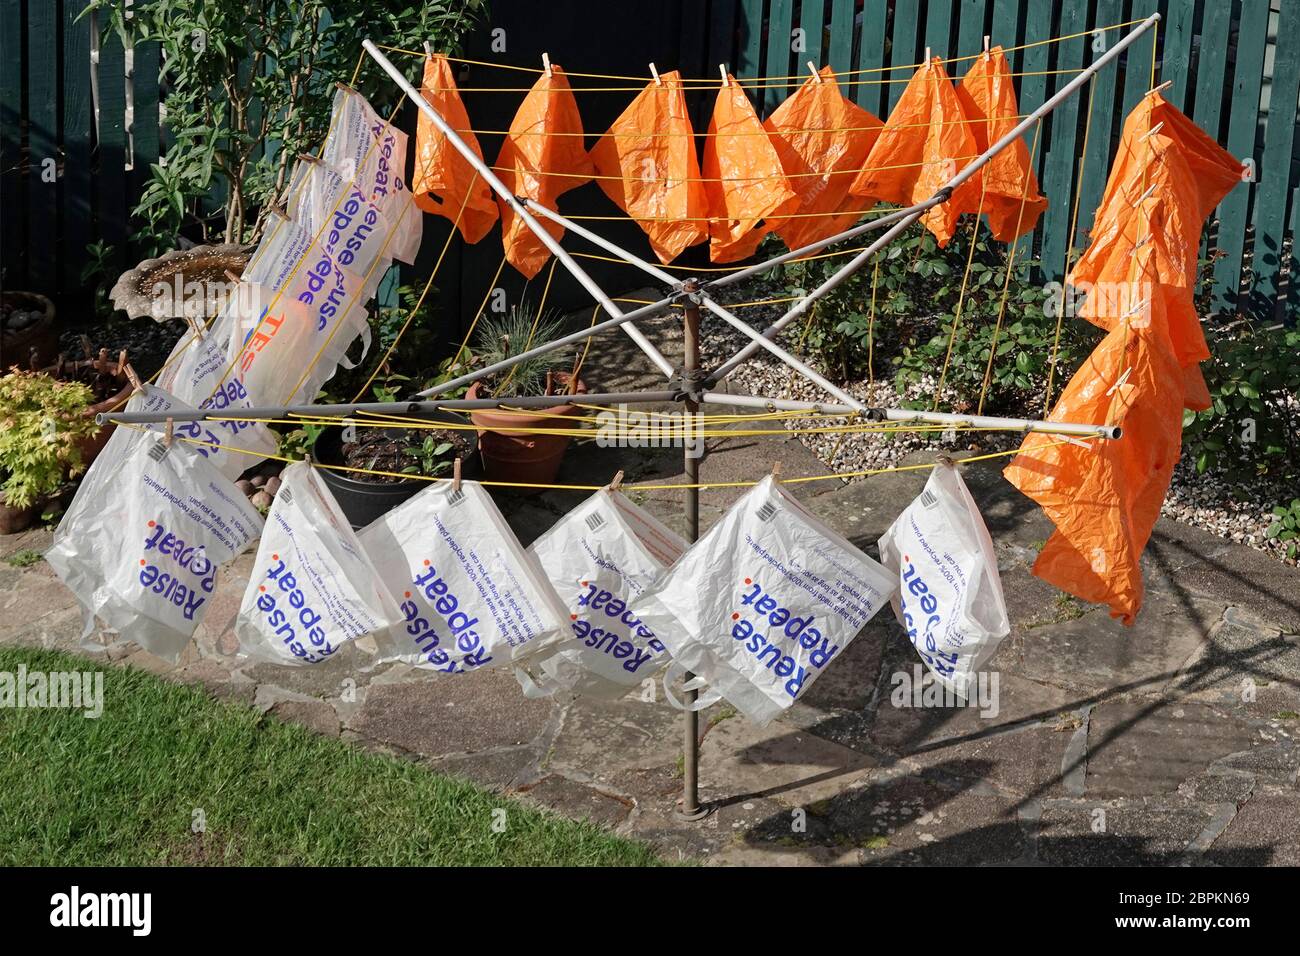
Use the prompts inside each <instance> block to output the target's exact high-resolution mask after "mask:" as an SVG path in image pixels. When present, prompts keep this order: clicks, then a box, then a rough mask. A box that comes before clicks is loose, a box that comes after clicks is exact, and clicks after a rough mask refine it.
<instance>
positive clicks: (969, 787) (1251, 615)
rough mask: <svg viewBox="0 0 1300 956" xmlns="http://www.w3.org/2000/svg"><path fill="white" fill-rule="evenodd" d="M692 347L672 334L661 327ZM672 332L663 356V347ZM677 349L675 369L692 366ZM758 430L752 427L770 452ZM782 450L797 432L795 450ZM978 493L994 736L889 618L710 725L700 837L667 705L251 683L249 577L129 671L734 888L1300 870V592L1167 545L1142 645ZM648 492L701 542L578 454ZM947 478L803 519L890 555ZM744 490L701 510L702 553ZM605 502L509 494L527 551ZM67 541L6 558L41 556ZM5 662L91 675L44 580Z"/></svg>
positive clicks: (888, 485) (359, 667)
mask: <svg viewBox="0 0 1300 956" xmlns="http://www.w3.org/2000/svg"><path fill="white" fill-rule="evenodd" d="M642 327H643V328H644V330H645V331H646V332H647V333H648V334H649V335H650V336H651V338H652V339H653V340H656V341H666V340H676V339H677V338H678V336H677V335H675V334H674V333H673V328H674V326H673V324H672V320H656V321H653V322H648V323H644V324H643V326H642ZM656 333H658V334H656ZM666 351H668V354H669V357H670V358H672V357H673V356H672V354H671V350H666ZM592 353H593V354H592V358H591V359H590V360H589V361H588V363H587V366H586V377H587V378H588V380H589V381H592V382H595V383H598V384H599V387H600V388H602V389H608V390H624V389H629V388H639V387H646V386H649V385H651V384H652V383H654V382H655V379H654V378H653V377H652V376H651V375H650V374H649V372H647V370H646V369H647V367H648V366H647V363H645V362H644V361H642V360H641V359H640V357H639V355H638V354H637V353H635V351H634V350H633V349H632V348H631V347H630V345H629V344H628V343H627V340H626V339H625V338H624V337H622V336H621V335H619V334H618V333H611V334H607V335H604V336H602V337H600V338H599V339H598V340H597V344H596V346H593V349H592ZM748 427H752V426H748ZM773 427H774V428H778V429H779V426H773ZM774 460H779V461H780V462H781V464H782V475H783V476H786V477H794V476H799V475H813V474H820V473H822V472H824V471H825V470H826V469H825V468H824V467H823V465H822V464H821V463H820V462H819V461H817V460H816V459H815V458H814V457H813V456H812V454H811V453H809V452H808V451H807V450H806V449H805V448H804V446H803V445H801V444H800V443H799V442H798V441H797V440H795V439H793V438H790V437H788V436H786V435H785V434H783V433H779V432H778V434H775V435H773V437H772V438H771V439H756V438H752V437H736V438H733V439H726V440H722V441H718V442H716V443H713V444H711V446H710V454H709V458H708V459H707V460H706V462H705V464H704V470H703V474H704V477H705V480H709V481H728V480H742V479H744V480H748V479H753V478H755V477H756V476H758V475H760V474H761V473H763V472H765V471H767V470H768V469H769V467H770V464H771V462H772V461H774ZM997 464H998V463H996V462H994V463H991V465H989V464H984V463H981V464H978V465H973V466H971V467H969V468H967V469H965V472H964V474H965V477H966V480H967V483H968V485H969V486H970V488H971V491H972V493H973V494H974V496H975V498H976V500H977V501H978V502H979V504H980V507H981V509H982V511H983V513H984V515H985V518H986V521H987V523H988V526H989V530H990V532H991V533H992V535H993V538H994V540H995V541H996V543H997V551H998V556H999V563H1000V567H1001V572H1002V580H1003V585H1004V588H1005V591H1006V595H1007V600H1008V604H1009V608H1010V612H1011V617H1012V632H1011V635H1010V636H1009V637H1008V638H1007V639H1006V640H1005V641H1004V642H1003V644H1002V646H1001V648H1000V649H999V651H998V653H997V655H996V656H995V657H994V658H993V660H992V662H991V664H990V670H991V671H993V672H996V674H997V678H998V691H999V692H998V695H997V708H996V713H995V714H994V713H992V708H990V709H989V712H986V713H981V711H980V710H978V709H977V708H974V707H948V708H945V707H922V708H915V707H911V706H899V704H900V703H901V704H906V703H910V700H911V698H910V696H908V695H901V694H899V693H896V692H895V686H896V682H897V680H898V679H899V678H898V677H897V676H896V675H905V676H906V678H907V679H909V680H910V679H911V678H912V677H913V676H914V668H915V667H916V665H917V658H916V657H915V654H914V652H913V651H912V649H911V647H910V645H909V644H908V642H907V639H906V637H905V636H904V634H903V632H902V630H901V628H900V627H899V626H898V625H897V624H896V623H895V621H894V619H893V616H892V614H890V613H888V612H884V613H882V614H880V615H878V616H877V617H876V619H875V620H873V621H872V622H871V623H870V624H869V625H868V626H867V628H866V629H865V631H864V632H863V633H862V634H861V635H859V636H858V638H857V639H856V640H855V641H854V643H853V644H852V645H850V646H849V647H848V648H847V650H845V651H844V652H842V654H841V659H840V660H839V661H838V663H836V664H835V665H834V666H833V667H831V668H829V669H828V671H827V673H826V674H825V676H824V677H822V678H821V679H820V680H819V682H818V683H817V684H815V685H813V687H812V688H811V689H810V690H809V692H808V693H807V694H806V696H805V697H804V699H803V700H801V701H800V702H799V703H798V704H796V705H795V706H794V707H793V708H792V709H791V710H790V711H789V712H788V713H787V714H786V715H785V716H784V717H782V718H781V719H780V720H778V721H776V722H775V723H773V724H772V725H770V726H768V727H766V728H758V727H755V726H753V725H752V724H750V723H749V722H748V721H747V720H746V719H745V718H743V717H741V716H738V715H736V714H735V712H734V711H733V710H732V709H731V708H730V707H728V706H726V705H725V704H722V705H717V706H714V707H713V708H710V709H709V710H708V711H706V712H705V713H704V714H703V717H702V720H701V723H700V725H701V738H702V741H701V764H700V782H701V797H702V799H704V800H707V801H710V803H711V805H712V807H713V812H712V813H711V814H710V815H709V816H708V817H707V818H705V819H704V820H702V821H700V822H698V823H681V822H679V821H678V820H676V819H675V818H674V809H675V806H676V801H677V797H678V795H679V792H680V787H681V752H682V747H681V733H682V722H681V718H680V715H679V714H678V713H677V712H676V711H674V710H673V709H672V708H671V707H669V706H668V705H667V704H666V703H665V702H663V700H662V699H660V700H657V701H643V700H640V699H638V698H636V697H628V698H626V699H624V700H623V701H620V702H618V703H602V702H592V701H588V700H582V699H578V700H570V699H565V700H556V701H536V700H528V699H526V698H524V696H523V695H522V694H521V693H520V692H519V689H518V687H517V685H516V683H515V680H514V678H513V676H512V675H511V674H510V673H509V672H502V671H489V672H485V673H482V674H480V675H477V676H476V677H473V678H468V679H465V680H446V679H442V680H440V679H438V678H436V677H434V676H432V675H429V674H426V673H424V672H420V671H416V670H414V669H412V668H409V667H406V666H405V665H381V666H378V667H372V666H370V664H369V662H368V661H367V659H366V657H365V655H364V654H363V653H362V652H360V651H358V650H355V649H352V652H350V653H341V654H340V655H339V657H338V659H336V660H334V661H332V662H331V663H330V664H327V665H323V666H321V667H319V668H315V669H310V670H308V669H293V668H284V667H278V666H270V665H250V664H249V663H248V662H247V661H244V660H241V659H239V658H238V657H237V656H236V652H237V649H238V648H237V642H236V641H235V639H234V634H233V631H232V629H231V628H232V625H233V622H234V617H235V614H236V611H237V609H238V606H239V602H240V598H241V596H242V592H243V586H244V582H245V581H246V580H247V575H248V573H249V569H250V566H251V564H252V555H251V554H246V555H244V556H243V557H242V558H240V559H239V560H238V561H236V562H235V563H234V564H233V565H232V566H230V567H229V568H227V569H225V570H224V571H223V572H222V574H221V577H220V582H219V586H218V589H217V591H216V593H215V595H214V597H213V601H212V606H211V609H210V612H209V614H208V618H207V621H206V623H205V624H204V625H203V626H202V627H201V628H200V630H199V633H198V639H197V641H196V643H195V644H194V645H193V646H192V647H191V648H190V650H189V651H188V652H187V654H186V656H185V657H184V658H183V659H182V661H181V663H180V664H179V665H177V666H172V665H170V664H168V663H167V662H165V661H162V660H160V659H159V658H156V657H154V656H152V655H150V654H148V653H146V652H144V651H142V650H139V649H136V648H135V647H134V646H133V645H131V644H129V643H125V642H124V643H119V644H117V645H114V646H113V647H111V648H110V649H109V650H108V652H107V657H108V659H109V660H111V661H113V662H114V663H115V664H117V665H120V666H134V667H141V668H144V669H147V670H150V671H153V672H156V673H159V674H163V675H165V676H167V677H168V678H170V679H175V680H178V681H184V682H189V683H195V684H199V685H202V686H203V687H205V688H207V689H208V691H209V692H211V693H212V694H214V695H216V696H220V697H223V698H227V699H231V700H235V701H239V702H242V703H245V704H247V705H249V706H253V707H257V708H259V709H261V710H263V711H266V712H269V713H270V714H272V715H274V716H276V717H278V718H281V719H284V720H291V721H297V722H300V723H303V724H305V725H307V726H308V727H310V728H312V729H313V730H315V731H316V732H318V733H322V734H327V735H330V736H339V737H342V738H343V739H345V740H349V741H354V742H356V743H357V744H359V745H361V746H365V747H369V748H373V749H376V750H380V751H384V752H387V753H392V754H396V755H399V756H401V757H404V758H408V759H411V760H415V761H418V762H421V763H423V764H425V765H427V766H429V767H431V768H433V769H436V770H439V771H442V772H446V773H453V774H458V775H463V776H465V777H468V778H470V779H472V780H474V781H476V782H478V783H480V784H482V785H484V786H487V787H490V788H493V789H496V790H500V791H502V792H507V793H512V794H515V795H517V796H519V797H520V798H522V799H524V800H528V801H532V802H534V803H537V804H540V805H542V806H545V807H549V808H552V809H554V810H555V811H557V812H559V813H563V814H566V815H569V816H573V817H586V818H590V819H592V820H595V821H597V822H599V823H601V824H603V825H605V826H608V827H610V828H612V829H614V830H616V831H618V832H620V833H625V834H628V835H630V836H634V837H637V838H640V839H644V840H648V841H651V842H653V843H654V844H656V845H657V846H658V847H659V848H660V849H661V851H662V852H663V853H664V854H665V855H666V856H670V857H677V856H678V855H679V854H680V855H681V856H682V857H687V858H694V859H700V860H704V861H707V862H710V863H716V864H724V863H726V864H744V863H761V864H875V863H881V864H942V863H965V864H976V863H979V864H1029V865H1033V864H1102V865H1106V864H1184V865H1186V864H1192V865H1200V864H1208V865H1212V864H1227V863H1232V864H1252V865H1255V864H1276V865H1287V864H1289V865H1296V864H1300V789H1297V771H1298V770H1300V741H1298V738H1300V636H1298V635H1300V573H1297V572H1296V571H1295V570H1294V569H1291V568H1288V567H1285V566H1283V565H1281V564H1279V563H1277V562H1275V561H1273V560H1272V559H1270V558H1268V557H1267V556H1265V555H1262V554H1260V553H1259V552H1256V551H1253V550H1250V549H1248V548H1245V547H1243V546H1239V545H1233V544H1231V543H1229V542H1226V541H1224V540H1222V539H1219V538H1216V537H1213V536H1210V535H1209V534H1206V533H1204V532H1201V531H1198V530H1196V529H1193V528H1190V527H1188V526H1185V525H1180V524H1177V523H1174V522H1171V521H1168V520H1162V521H1161V522H1160V523H1159V525H1157V528H1156V532H1155V535H1154V537H1153V539H1152V541H1151V544H1150V546H1149V547H1148V549H1147V553H1146V555H1145V558H1144V564H1145V573H1146V581H1147V600H1146V605H1145V607H1144V608H1143V610H1142V613H1141V614H1140V615H1139V617H1138V621H1137V624H1136V625H1135V626H1134V627H1131V628H1124V627H1122V626H1121V625H1119V624H1118V623H1117V622H1115V621H1113V620H1111V619H1110V617H1109V616H1108V615H1107V613H1106V611H1105V609H1104V608H1098V607H1091V606H1084V605H1080V604H1079V603H1077V602H1075V601H1074V600H1073V599H1070V598H1068V597H1066V596H1064V595H1061V594H1060V593H1059V592H1057V591H1056V590H1055V589H1053V588H1051V587H1049V586H1047V585H1045V584H1044V583H1042V582H1041V581H1039V580H1038V579H1037V578H1035V577H1033V576H1032V574H1031V573H1030V570H1029V569H1030V566H1031V565H1032V563H1033V560H1034V557H1035V555H1036V553H1037V549H1038V548H1039V547H1041V546H1042V544H1043V542H1044V541H1045V539H1046V538H1047V536H1048V534H1049V533H1050V530H1051V527H1050V523H1049V522H1048V521H1047V520H1046V519H1045V518H1044V517H1043V515H1042V514H1041V512H1039V510H1038V509H1037V508H1036V507H1035V506H1034V505H1033V504H1032V503H1031V502H1030V501H1029V500H1028V499H1026V498H1023V497H1022V496H1020V495H1019V494H1018V493H1017V492H1016V491H1015V490H1014V489H1013V488H1011V487H1010V486H1009V485H1008V484H1007V483H1006V482H1005V481H1003V480H1002V479H1001V477H1000V475H999V472H998V470H997V467H995V466H996V465H997ZM620 468H621V469H623V470H624V471H625V472H626V475H627V477H626V479H625V485H626V490H627V491H628V493H629V494H630V495H631V496H632V498H633V499H634V500H635V501H637V502H638V503H640V504H642V505H643V506H645V507H646V508H648V509H649V510H650V511H651V512H652V513H654V514H655V515H657V516H658V517H660V518H661V519H663V520H665V521H666V522H667V523H668V524H669V525H670V526H673V527H675V528H677V529H678V530H682V527H683V522H682V519H681V507H682V498H683V494H682V493H678V492H671V491H663V490H659V491H655V490H639V488H638V486H645V485H648V484H661V483H664V482H673V481H681V480H682V479H681V462H680V452H679V451H674V450H651V449H644V450H635V449H602V448H598V447H596V446H595V444H594V443H588V444H584V445H580V446H576V447H575V448H574V449H573V450H572V452H571V454H570V455H569V458H568V459H567V461H566V464H565V467H564V471H563V472H562V474H561V477H560V481H561V482H569V483H581V484H595V483H600V482H605V481H608V480H609V478H610V477H612V475H613V474H614V472H615V471H616V470H617V469H620ZM924 480H925V473H924V472H903V473H896V474H889V475H882V476H877V477H874V478H869V479H867V480H865V481H861V482H858V483H855V484H851V485H842V484H840V483H839V482H834V481H828V482H813V483H808V484H802V485H799V486H797V489H796V493H797V494H798V496H799V497H800V498H801V499H802V500H803V501H805V502H806V504H807V505H808V507H809V508H811V509H812V510H813V511H814V512H815V513H816V514H818V515H819V516H820V517H821V518H822V519H823V520H825V521H827V522H828V523H830V524H831V525H832V526H834V527H836V528H837V529H839V530H840V531H841V532H842V533H843V534H844V535H845V536H846V537H848V538H849V539H850V540H852V541H853V542H854V543H856V544H858V545H859V546H862V547H864V548H866V549H867V550H868V551H869V552H871V553H874V550H875V541H876V539H877V537H878V536H879V535H880V534H881V533H882V532H883V531H884V530H885V528H886V527H887V526H888V525H889V523H890V522H891V521H892V519H893V517H894V516H895V515H896V514H897V513H898V512H899V511H900V510H901V509H902V508H903V507H905V506H906V504H907V503H908V502H909V501H910V500H911V499H912V498H913V497H914V496H915V495H916V494H917V493H918V492H919V490H920V488H921V486H922V484H923V483H924ZM740 493H741V492H740V491H739V490H737V489H720V490H715V491H708V492H704V493H703V495H702V501H701V508H700V511H701V519H702V523H703V524H704V525H705V526H706V527H707V526H708V525H709V524H710V523H711V522H712V521H714V520H716V518H717V517H718V516H719V515H720V514H722V513H723V511H724V510H725V509H726V507H727V506H728V504H730V502H731V501H733V500H734V499H735V498H736V497H737V496H738V495H739V494H740ZM586 494H587V493H586V492H576V493H575V492H561V491H554V492H547V493H544V494H541V495H539V496H536V497H531V498H521V497H509V496H502V497H501V498H500V499H499V500H500V502H501V503H502V506H503V510H505V512H506V513H507V515H508V516H509V517H510V520H511V523H512V525H513V526H514V528H515V530H516V532H517V533H518V534H519V536H520V538H521V540H522V541H523V542H524V543H525V544H527V543H529V542H530V541H532V540H533V539H534V538H535V537H536V536H537V535H538V534H540V533H541V532H542V531H544V530H545V529H546V528H548V527H549V526H550V525H551V524H552V523H553V522H554V521H555V520H556V519H557V518H558V517H559V516H561V515H562V514H564V513H565V512H566V511H567V510H568V509H569V508H570V507H572V506H573V505H574V504H576V503H577V502H578V501H580V500H582V499H583V498H584V497H586ZM48 542H49V532H48V531H47V530H41V531H32V532H28V533H26V534H23V535H18V536H13V537H9V538H0V556H3V557H7V556H9V555H10V554H12V553H13V552H15V551H17V550H19V549H22V548H35V549H37V550H41V549H43V548H44V547H45V546H47V545H48ZM0 612H2V613H0V641H3V642H7V643H23V644H37V645H42V646H47V647H59V648H64V649H70V650H75V649H76V647H77V636H78V633H79V630H80V619H79V612H78V610H77V608H76V606H75V603H74V601H73V599H72V596H71V594H70V593H69V592H68V591H67V590H66V589H64V588H63V586H62V584H61V583H60V582H59V581H58V580H57V579H55V578H54V576H53V575H52V573H51V571H50V569H49V567H48V566H46V565H45V564H44V563H43V562H42V563H38V564H36V565H34V566H32V567H29V568H26V569H22V570H19V569H16V568H13V567H11V566H9V565H8V564H7V563H4V564H0Z"/></svg>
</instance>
